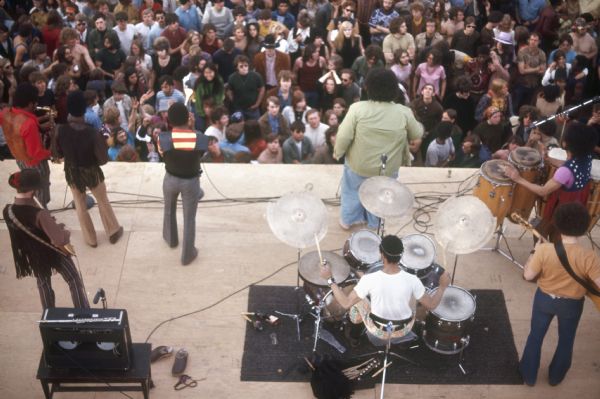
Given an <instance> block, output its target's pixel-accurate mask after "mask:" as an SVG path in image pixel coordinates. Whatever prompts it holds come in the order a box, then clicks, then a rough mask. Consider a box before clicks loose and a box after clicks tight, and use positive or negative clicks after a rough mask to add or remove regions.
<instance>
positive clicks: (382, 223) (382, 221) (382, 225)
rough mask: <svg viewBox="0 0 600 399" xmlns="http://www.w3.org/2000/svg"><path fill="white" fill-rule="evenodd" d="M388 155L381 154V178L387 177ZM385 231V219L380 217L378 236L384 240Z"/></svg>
mask: <svg viewBox="0 0 600 399" xmlns="http://www.w3.org/2000/svg"><path fill="white" fill-rule="evenodd" d="M387 159H388V156H387V154H381V167H380V168H379V176H383V175H385V168H386V165H387ZM384 230H385V219H384V218H382V217H380V218H379V224H378V225H377V235H378V236H380V237H381V238H383V232H384Z"/></svg>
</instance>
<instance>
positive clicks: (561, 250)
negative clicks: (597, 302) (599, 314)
mask: <svg viewBox="0 0 600 399" xmlns="http://www.w3.org/2000/svg"><path fill="white" fill-rule="evenodd" d="M554 249H555V250H556V254H557V255H558V259H560V263H561V264H562V265H563V267H564V268H565V270H566V271H567V272H568V273H569V274H570V275H571V277H573V279H574V280H575V281H577V282H578V283H579V284H581V285H582V286H583V288H585V289H586V290H588V292H590V293H592V294H594V295H597V296H600V291H598V290H597V289H596V288H594V287H592V286H591V285H589V284H588V283H587V281H585V280H584V279H582V278H581V277H579V276H578V275H577V274H575V272H574V271H573V269H572V268H571V264H570V263H569V259H568V258H567V252H566V251H565V246H564V245H563V243H562V241H560V240H559V241H557V242H555V243H554Z"/></svg>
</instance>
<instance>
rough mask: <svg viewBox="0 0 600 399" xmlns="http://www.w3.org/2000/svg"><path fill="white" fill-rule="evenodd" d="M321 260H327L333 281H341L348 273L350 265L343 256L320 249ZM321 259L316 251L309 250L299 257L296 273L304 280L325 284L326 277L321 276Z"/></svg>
mask: <svg viewBox="0 0 600 399" xmlns="http://www.w3.org/2000/svg"><path fill="white" fill-rule="evenodd" d="M321 255H322V256H323V260H327V262H328V263H329V267H330V268H331V274H332V276H333V278H334V279H335V281H337V282H338V283H341V282H342V281H344V280H346V279H347V278H348V276H349V275H350V265H348V262H346V259H344V257H343V256H340V255H338V254H336V253H333V252H329V251H321ZM320 269H321V260H320V259H319V253H318V252H317V251H312V252H309V253H307V254H305V255H303V256H302V257H301V258H300V262H299V263H298V273H300V277H302V279H303V280H304V281H308V282H309V283H312V284H315V285H322V286H327V279H324V278H322V277H321V275H320V273H321V270H320Z"/></svg>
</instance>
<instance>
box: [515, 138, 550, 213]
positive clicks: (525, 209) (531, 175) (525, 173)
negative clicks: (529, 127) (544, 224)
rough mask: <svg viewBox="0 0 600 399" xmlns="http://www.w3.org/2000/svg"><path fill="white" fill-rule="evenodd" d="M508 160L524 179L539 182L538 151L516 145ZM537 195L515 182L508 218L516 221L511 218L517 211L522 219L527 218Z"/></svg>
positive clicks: (540, 163)
mask: <svg viewBox="0 0 600 399" xmlns="http://www.w3.org/2000/svg"><path fill="white" fill-rule="evenodd" d="M508 161H509V162H510V163H511V164H513V165H514V166H515V167H516V168H517V169H518V170H519V173H520V174H521V177H523V178H524V179H525V180H527V181H528V182H531V183H539V182H540V180H541V174H542V169H541V166H542V156H541V155H540V153H539V151H538V150H536V149H534V148H529V147H518V148H516V149H515V150H513V151H511V153H510V154H509V155H508ZM536 199H537V195H536V194H534V193H533V192H531V191H530V190H528V189H527V188H525V187H523V186H521V185H520V184H517V185H516V186H515V188H514V190H513V199H512V205H511V207H510V210H509V211H508V218H509V219H510V221H511V222H513V223H518V222H517V221H515V220H513V219H512V216H511V215H512V214H513V212H516V213H518V214H519V215H521V216H522V217H523V218H524V219H528V218H529V215H531V210H532V209H533V206H534V205H535V200H536Z"/></svg>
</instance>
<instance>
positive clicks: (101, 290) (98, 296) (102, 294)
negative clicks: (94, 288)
mask: <svg viewBox="0 0 600 399" xmlns="http://www.w3.org/2000/svg"><path fill="white" fill-rule="evenodd" d="M104 298H106V293H105V292H104V288H98V292H96V295H94V300H93V302H94V305H97V304H98V301H99V300H100V299H104Z"/></svg>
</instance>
